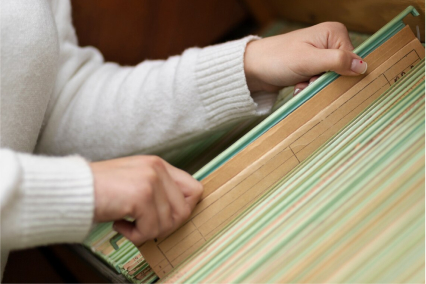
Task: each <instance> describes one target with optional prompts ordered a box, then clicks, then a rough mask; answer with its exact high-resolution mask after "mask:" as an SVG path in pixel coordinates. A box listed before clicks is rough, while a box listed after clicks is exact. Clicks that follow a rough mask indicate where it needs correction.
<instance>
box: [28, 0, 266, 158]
mask: <svg viewBox="0 0 426 284" xmlns="http://www.w3.org/2000/svg"><path fill="white" fill-rule="evenodd" d="M68 5H69V3H68V1H58V2H54V7H52V8H53V11H54V15H55V19H56V21H57V26H58V33H59V37H60V58H61V60H60V66H59V70H58V76H57V84H56V87H55V90H54V97H53V98H52V99H51V101H50V103H49V106H48V111H47V114H46V117H45V126H44V128H43V129H42V133H41V136H40V139H39V142H38V145H37V149H36V150H37V152H39V153H48V154H54V155H64V154H72V153H79V154H81V155H83V156H85V157H88V158H90V159H92V160H99V159H108V158H113V157H119V156H125V155H130V154H134V153H156V152H158V150H160V149H161V150H163V149H164V148H166V147H168V148H171V147H174V146H176V145H180V144H182V143H183V142H185V141H187V140H188V139H190V138H191V137H196V136H199V135H201V134H205V133H206V132H209V131H212V130H214V129H217V128H220V127H223V126H225V125H227V124H230V123H232V122H235V121H236V120H240V119H244V118H247V117H251V116H255V115H256V114H261V113H262V114H263V113H265V112H267V111H268V110H269V109H270V107H271V106H272V104H273V103H274V97H273V96H272V97H271V99H270V100H264V99H262V100H260V101H262V105H257V104H256V103H255V102H254V101H253V99H252V97H251V95H250V92H249V90H248V87H247V84H246V79H245V73H244V62H243V61H244V51H245V46H246V44H247V42H249V41H251V40H254V39H256V37H253V36H250V37H246V38H244V39H241V40H237V41H233V42H228V43H225V44H221V45H215V46H211V47H206V48H203V49H200V48H191V49H188V50H186V51H185V52H184V53H183V54H182V55H180V56H172V57H170V58H169V59H167V60H155V61H150V60H146V61H144V62H142V63H140V64H139V65H137V66H135V67H125V66H119V65H117V64H115V63H105V62H104V60H103V58H102V55H101V54H100V52H99V51H98V50H96V49H95V48H91V47H86V48H81V47H79V46H78V45H77V40H76V37H75V32H74V29H73V26H72V24H71V18H70V17H71V15H70V7H68ZM135 36H136V35H135ZM123 44H125V43H123ZM146 44H150V42H149V39H146Z"/></svg>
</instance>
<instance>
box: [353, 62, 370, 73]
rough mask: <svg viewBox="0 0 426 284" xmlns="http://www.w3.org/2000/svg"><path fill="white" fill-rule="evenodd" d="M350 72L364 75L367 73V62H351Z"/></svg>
mask: <svg viewBox="0 0 426 284" xmlns="http://www.w3.org/2000/svg"><path fill="white" fill-rule="evenodd" d="M351 70H352V71H354V72H355V73H358V74H364V73H365V72H366V71H367V62H365V61H364V60H360V59H354V60H352V64H351Z"/></svg>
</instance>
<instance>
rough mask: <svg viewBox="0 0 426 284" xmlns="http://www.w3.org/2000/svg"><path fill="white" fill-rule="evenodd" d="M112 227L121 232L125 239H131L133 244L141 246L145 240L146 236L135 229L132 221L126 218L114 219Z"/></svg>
mask: <svg viewBox="0 0 426 284" xmlns="http://www.w3.org/2000/svg"><path fill="white" fill-rule="evenodd" d="M113 229H114V230H115V231H117V232H118V233H120V234H122V235H123V236H124V237H125V238H126V239H128V240H129V241H131V242H132V243H133V244H135V246H137V247H138V246H141V245H142V244H143V243H144V242H146V241H147V238H146V236H145V235H144V234H143V233H142V232H141V231H140V230H138V229H137V227H136V226H135V223H134V222H129V221H126V220H119V221H115V222H114V224H113Z"/></svg>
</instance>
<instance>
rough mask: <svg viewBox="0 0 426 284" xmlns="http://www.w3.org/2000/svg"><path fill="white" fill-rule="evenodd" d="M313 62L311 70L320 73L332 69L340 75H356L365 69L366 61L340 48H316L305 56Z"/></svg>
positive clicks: (362, 72)
mask: <svg viewBox="0 0 426 284" xmlns="http://www.w3.org/2000/svg"><path fill="white" fill-rule="evenodd" d="M305 60H312V61H311V62H315V65H314V66H311V67H312V69H313V70H312V71H313V72H315V73H321V72H324V71H329V70H331V71H334V72H336V73H338V74H341V75H347V76H357V75H360V74H364V73H365V72H366V71H367V66H368V65H367V63H366V62H365V61H364V60H363V59H362V58H361V57H359V56H358V55H356V54H355V53H353V52H350V51H345V50H341V49H316V52H312V53H311V54H309V56H307V57H306V58H305Z"/></svg>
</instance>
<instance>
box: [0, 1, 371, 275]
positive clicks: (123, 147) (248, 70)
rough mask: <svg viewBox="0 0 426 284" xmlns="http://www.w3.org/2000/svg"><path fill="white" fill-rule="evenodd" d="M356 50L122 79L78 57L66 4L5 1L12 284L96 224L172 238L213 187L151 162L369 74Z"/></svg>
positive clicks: (118, 72) (4, 203) (207, 58)
mask: <svg viewBox="0 0 426 284" xmlns="http://www.w3.org/2000/svg"><path fill="white" fill-rule="evenodd" d="M146 42H147V43H146V44H149V39H147V40H146ZM352 50H353V47H352V45H351V42H350V40H349V37H348V33H347V30H346V28H345V27H344V26H343V25H342V24H339V23H322V24H318V25H316V26H313V27H310V28H306V29H302V30H299V31H296V32H291V33H288V34H284V35H279V36H275V37H270V38H265V39H260V38H259V37H256V36H247V37H245V38H242V39H240V40H236V41H231V42H227V43H223V44H218V45H213V46H208V47H205V48H190V49H187V50H186V51H185V52H183V54H182V55H180V56H172V57H170V58H168V59H167V60H153V61H151V60H147V61H144V62H141V63H140V64H138V65H136V66H134V67H125V66H119V65H117V64H114V63H107V62H104V60H103V58H102V55H101V54H100V52H99V51H98V50H96V49H95V48H92V47H84V48H81V47H79V46H78V44H77V38H76V35H75V32H74V28H73V26H72V21H71V5H70V2H69V1H64V0H61V1H59V0H31V1H27V0H5V1H2V9H1V150H0V155H1V184H0V189H1V257H2V258H1V259H2V273H3V269H4V266H5V264H6V259H7V256H8V253H9V251H10V250H16V249H22V248H28V247H33V246H39V245H46V244H52V243H65V242H81V241H82V240H83V239H84V237H85V236H86V235H87V234H88V232H89V230H90V228H91V226H92V224H93V223H94V222H106V221H115V223H114V228H115V229H116V230H117V231H118V232H119V233H121V234H123V235H124V236H125V237H126V238H128V239H129V240H130V241H132V242H133V243H135V244H136V245H140V244H141V243H143V242H144V241H146V240H149V239H153V238H156V237H163V236H166V235H168V234H169V233H171V232H172V231H173V230H175V229H176V228H177V227H178V226H179V225H180V224H181V223H182V222H183V221H184V220H185V219H186V218H187V217H188V216H189V215H190V214H191V211H192V210H193V208H194V206H195V205H196V203H197V202H198V200H199V198H200V196H201V193H202V186H201V184H200V183H199V182H198V181H196V180H195V179H193V178H192V177H191V176H190V175H189V174H187V173H185V172H183V171H181V170H179V169H177V168H174V167H173V166H171V165H170V164H168V163H167V162H166V161H164V160H163V159H161V158H160V157H158V156H154V155H148V154H153V153H154V154H155V153H159V152H160V151H165V150H167V149H171V148H177V147H180V146H181V145H183V144H185V143H188V141H190V140H192V139H195V138H197V137H201V136H203V135H208V134H209V133H212V132H214V131H216V130H218V129H222V128H224V127H226V126H228V125H230V124H231V123H235V122H236V121H238V120H244V119H246V118H249V117H253V116H256V115H262V114H265V113H268V112H269V111H270V109H271V107H272V105H273V103H274V100H275V98H276V92H277V91H278V90H279V89H280V88H282V87H284V86H289V85H294V84H298V85H297V86H296V89H303V88H304V87H306V85H307V84H308V81H309V80H310V79H311V78H312V77H313V76H315V75H317V74H320V73H322V72H324V71H327V70H332V71H335V72H337V73H339V74H342V75H348V76H356V75H359V74H363V73H364V72H365V71H366V69H367V64H366V63H365V62H364V61H363V60H362V59H361V58H360V57H359V56H357V55H356V54H354V53H353V52H352ZM125 217H131V218H133V219H134V220H135V221H134V222H129V221H126V220H125V219H124V218H125Z"/></svg>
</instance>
